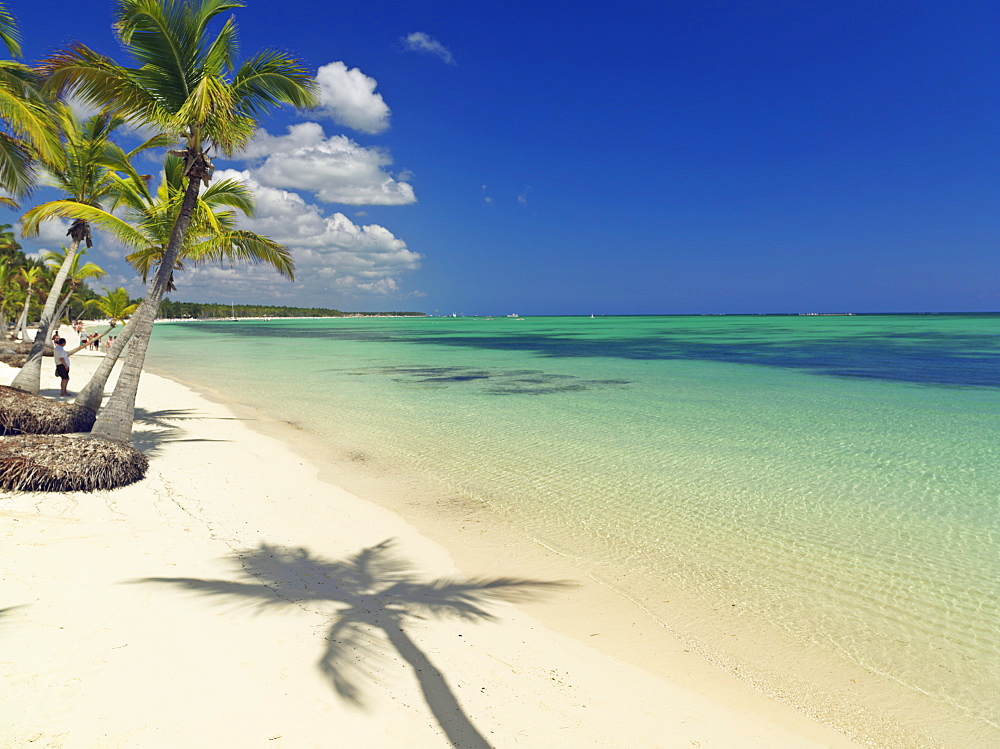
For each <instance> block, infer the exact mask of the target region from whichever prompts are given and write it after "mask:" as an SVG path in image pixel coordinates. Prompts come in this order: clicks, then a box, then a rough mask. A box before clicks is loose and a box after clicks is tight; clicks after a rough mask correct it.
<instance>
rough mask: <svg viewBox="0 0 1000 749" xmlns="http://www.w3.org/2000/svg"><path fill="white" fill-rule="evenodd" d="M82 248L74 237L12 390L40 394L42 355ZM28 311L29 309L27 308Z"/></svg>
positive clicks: (50, 291)
mask: <svg viewBox="0 0 1000 749" xmlns="http://www.w3.org/2000/svg"><path fill="white" fill-rule="evenodd" d="M79 247H80V239H78V238H76V237H74V238H73V241H72V242H71V243H70V245H69V250H67V252H66V257H65V258H63V262H62V265H61V266H59V272H58V273H57V274H56V280H55V281H53V282H52V288H51V289H50V290H49V296H48V298H47V299H46V300H45V308H44V309H43V310H42V319H41V321H40V322H39V324H38V332H37V333H35V341H34V343H32V344H31V353H29V354H28V361H26V362H25V363H24V366H23V367H21V371H20V372H18V373H17V376H16V377H15V378H14V381H13V382H12V383H10V386H11V387H12V388H16V389H17V390H23V391H24V392H26V393H33V394H35V395H37V394H38V388H39V385H40V384H41V378H42V355H43V354H44V353H45V343H46V342H47V341H48V339H49V328H50V327H51V326H52V321H53V319H54V316H55V314H56V310H57V308H58V307H59V295H60V294H62V287H63V285H64V284H65V283H66V278H67V277H68V276H69V269H70V267H71V266H72V265H73V260H74V258H76V251H77V249H78V248H79ZM25 311H27V308H25Z"/></svg>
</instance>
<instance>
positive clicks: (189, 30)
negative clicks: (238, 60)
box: [42, 0, 317, 155]
mask: <svg viewBox="0 0 1000 749" xmlns="http://www.w3.org/2000/svg"><path fill="white" fill-rule="evenodd" d="M240 7H243V6H242V4H241V3H234V2H225V1H223V0H202V2H186V1H184V0H119V2H118V4H117V7H116V13H115V17H116V20H115V31H116V32H117V34H118V37H119V39H120V40H121V42H122V45H123V46H124V47H125V49H126V50H127V51H128V52H130V53H131V54H132V55H133V57H134V58H135V60H136V61H137V62H138V63H139V66H138V67H134V68H128V67H124V66H121V65H118V64H117V63H116V62H114V61H113V60H112V59H111V58H109V57H105V56H104V55H100V54H98V53H96V52H94V51H92V50H90V49H89V48H87V47H85V46H84V45H81V44H76V45H73V46H71V47H69V48H67V49H65V50H62V51H60V52H58V53H56V54H54V55H52V56H51V57H50V58H49V59H48V60H47V61H46V62H45V63H44V65H43V67H42V69H43V71H44V72H45V73H46V74H47V75H48V77H49V81H50V85H53V86H55V87H57V88H58V89H60V90H62V91H72V92H74V93H75V94H77V95H78V96H79V97H80V98H82V99H84V100H86V101H89V102H91V103H93V104H97V105H98V106H102V107H103V108H104V111H105V112H107V113H109V114H114V115H118V116H121V117H124V118H125V119H126V120H128V121H129V122H132V123H134V124H136V125H139V126H145V127H148V126H153V127H155V128H157V129H159V130H162V131H163V132H166V133H170V134H171V135H172V136H174V137H176V138H177V139H178V140H180V141H182V142H183V143H184V145H185V147H186V148H187V149H188V150H189V151H191V152H193V153H200V152H202V151H203V150H205V148H206V147H207V146H209V145H214V146H216V147H217V148H218V149H219V150H221V151H222V152H223V153H225V154H227V155H230V154H232V153H234V152H235V151H237V150H239V148H241V147H242V146H243V145H245V144H246V142H247V141H248V140H249V139H250V138H251V137H252V136H253V132H254V128H255V126H256V121H257V119H258V118H259V117H260V116H261V115H262V114H264V112H266V111H267V110H268V109H269V108H271V107H273V106H277V105H281V104H291V105H292V106H295V107H300V108H308V107H313V106H316V104H317V99H316V91H317V88H316V84H315V82H314V81H313V80H312V78H311V77H310V76H309V74H308V73H307V72H306V70H305V69H304V67H303V66H302V65H301V64H300V63H299V62H298V61H297V60H296V59H294V58H292V57H290V56H288V55H286V54H285V53H283V52H278V51H274V50H265V51H263V52H260V53H258V54H257V55H255V56H253V57H251V58H250V59H248V60H246V61H245V62H243V63H242V64H241V65H238V66H237V65H236V64H235V62H234V57H235V54H236V50H237V33H236V24H235V22H234V20H233V19H232V18H229V19H227V20H226V21H225V23H224V24H223V27H222V29H221V31H219V33H218V34H216V35H215V36H214V37H212V36H210V34H209V33H208V32H209V30H208V25H209V22H211V21H212V20H213V19H215V18H216V16H218V15H219V14H221V13H224V12H225V11H227V10H233V9H236V8H240Z"/></svg>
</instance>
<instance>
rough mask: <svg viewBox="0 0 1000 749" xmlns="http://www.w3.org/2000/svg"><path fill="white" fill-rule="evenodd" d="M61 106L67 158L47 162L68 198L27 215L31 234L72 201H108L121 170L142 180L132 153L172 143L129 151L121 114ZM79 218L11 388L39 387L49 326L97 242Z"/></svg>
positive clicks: (160, 141)
mask: <svg viewBox="0 0 1000 749" xmlns="http://www.w3.org/2000/svg"><path fill="white" fill-rule="evenodd" d="M56 111H57V113H58V120H59V126H60V130H61V132H62V134H63V141H64V148H65V158H63V159H61V160H60V161H57V162H44V167H45V172H46V175H47V182H48V183H49V184H50V185H51V186H52V187H56V188H58V189H60V190H62V191H63V192H64V193H65V194H66V195H67V197H66V198H63V199H60V200H53V201H49V202H47V203H43V204H42V205H39V206H36V207H34V208H32V209H31V210H30V211H28V212H27V213H26V214H24V216H23V217H22V218H21V225H22V227H23V229H22V231H23V234H24V236H26V237H30V236H34V235H36V234H37V233H38V230H39V227H40V225H41V223H42V222H43V221H46V220H48V219H51V218H53V217H55V216H62V215H65V212H64V211H63V210H62V209H63V207H64V205H65V204H66V203H67V202H69V203H72V204H84V205H90V206H97V205H100V203H101V202H102V201H105V200H108V199H109V198H110V196H111V193H112V190H113V189H114V188H115V185H116V184H117V183H116V181H115V179H114V177H115V176H116V175H115V172H116V171H120V172H123V173H124V174H126V175H127V176H128V177H129V178H131V179H136V180H138V179H139V175H138V174H137V173H136V171H135V169H134V167H133V166H132V162H131V159H132V157H134V156H135V155H136V154H138V153H139V152H141V151H142V150H144V149H146V148H151V147H154V146H163V145H166V144H167V141H166V140H165V139H164V138H163V137H162V136H156V137H154V138H152V139H150V140H148V141H146V142H145V143H143V144H142V145H141V146H139V147H138V148H136V149H134V150H133V151H131V152H129V153H126V152H125V151H124V150H123V149H122V148H121V146H119V145H117V144H116V143H114V142H112V141H111V135H112V133H113V132H114V131H115V129H116V128H117V127H118V126H119V125H121V124H122V122H123V121H122V120H121V119H120V118H116V117H111V116H108V115H104V114H97V115H94V116H93V117H90V118H88V119H87V120H86V121H84V122H82V123H81V122H80V121H79V120H78V119H77V118H76V116H75V115H74V114H73V112H72V111H71V110H70V109H69V107H67V106H64V105H59V106H58V107H57V109H56ZM74 218H75V220H74V221H73V223H72V225H71V226H70V228H69V231H68V232H66V233H67V235H68V236H69V237H70V239H71V243H70V247H69V252H67V253H66V255H65V256H64V257H63V262H62V265H61V266H60V267H59V272H58V274H57V275H56V278H55V281H53V284H52V289H51V291H50V293H49V297H48V300H47V301H46V304H45V309H44V310H43V311H42V316H41V324H40V325H39V326H38V332H37V334H36V335H35V341H34V345H33V346H32V347H31V353H30V354H29V355H28V360H27V362H25V364H24V366H23V367H21V371H20V372H18V373H17V376H16V377H15V378H14V381H13V382H12V383H11V387H13V388H17V389H18V390H23V391H25V392H28V393H37V392H38V388H39V384H40V381H41V366H42V355H43V353H44V351H45V344H46V343H47V342H48V330H49V327H50V326H51V325H52V323H53V321H54V320H56V319H58V318H57V315H56V312H57V310H58V304H59V302H60V295H61V294H62V288H63V285H64V284H65V282H66V277H67V275H68V274H69V271H70V268H71V267H72V265H73V262H74V259H75V258H76V253H77V251H78V249H79V247H80V244H81V243H83V242H86V244H87V247H91V246H92V245H93V242H92V240H91V234H90V224H88V223H87V221H86V220H85V219H83V218H79V217H74Z"/></svg>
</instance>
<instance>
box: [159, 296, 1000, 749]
mask: <svg viewBox="0 0 1000 749" xmlns="http://www.w3.org/2000/svg"><path fill="white" fill-rule="evenodd" d="M147 364H148V365H149V366H150V367H151V368H153V369H159V370H163V371H165V372H169V373H173V374H175V375H177V376H179V377H181V378H182V379H185V380H188V381H191V382H195V383H199V384H202V385H205V386H207V387H210V388H212V389H214V390H216V391H218V392H219V393H221V394H223V395H225V396H227V397H229V398H232V399H234V400H237V401H240V402H243V403H246V404H249V405H252V406H255V407H258V408H260V409H262V410H264V411H265V412H268V413H270V414H272V415H274V416H276V417H278V418H281V419H285V420H288V421H292V422H295V423H297V424H298V425H300V426H302V427H304V428H305V429H308V430H310V431H312V432H314V433H315V434H316V435H317V436H318V438H320V439H323V438H328V439H330V440H334V439H340V438H342V437H343V436H344V435H345V434H348V435H350V437H351V439H352V440H354V441H355V442H357V443H358V444H368V445H372V446H373V447H374V448H377V449H379V450H380V451H382V452H384V453H387V454H392V455H394V456H396V457H397V458H398V459H399V461H400V462H401V463H403V464H405V465H406V466H407V467H408V468H409V469H412V470H414V471H418V472H424V473H427V474H431V475H433V476H436V477H438V478H439V479H441V480H443V481H444V482H445V483H447V484H448V486H450V487H451V488H452V489H454V490H455V491H458V492H461V493H462V494H464V495H466V496H468V497H470V498H474V499H477V500H480V501H482V502H485V503H487V504H488V505H489V506H491V507H493V508H495V509H496V510H498V511H499V512H502V513H503V515H504V516H505V517H507V518H513V519H515V520H516V521H517V522H518V523H519V526H520V527H522V528H523V529H524V532H525V533H526V534H528V535H530V536H531V537H533V538H535V539H537V540H539V541H541V542H543V543H545V544H546V545H548V546H551V547H552V548H555V549H557V550H559V551H562V552H563V553H566V554H569V555H571V556H573V557H575V558H576V559H577V560H578V562H579V564H580V565H581V567H582V568H584V569H586V570H587V571H589V572H590V573H591V574H594V575H596V576H597V577H598V578H599V579H601V580H603V581H605V582H606V583H608V584H610V585H613V586H614V587H616V588H618V589H619V590H621V591H622V592H623V593H624V594H626V595H628V596H630V597H631V598H632V599H633V600H635V601H637V602H638V603H640V605H642V606H643V607H644V608H646V609H647V611H648V612H649V614H650V615H651V616H652V617H654V618H656V619H657V620H659V621H661V622H663V623H664V624H665V625H666V626H668V627H669V628H670V629H672V630H673V631H675V632H676V633H678V634H679V635H680V636H681V637H682V638H685V640H686V641H689V642H691V643H692V646H693V647H698V648H700V649H701V650H702V652H704V653H705V654H706V655H707V656H708V657H710V658H712V659H713V660H715V661H716V662H718V663H719V664H720V666H722V667H723V668H727V669H728V670H730V671H731V672H733V673H736V674H739V675H741V676H742V677H743V678H746V679H749V680H751V681H753V682H754V683H755V684H757V685H758V686H760V687H761V688H762V689H766V690H768V691H771V692H773V693H775V694H777V695H779V696H783V697H784V698H785V699H788V700H789V701H792V702H794V703H795V704H797V705H798V706H799V707H801V708H802V709H804V710H805V711H806V712H809V713H811V714H814V715H816V716H817V717H819V718H820V719H822V720H826V721H829V722H833V723H835V724H837V725H839V726H842V727H844V728H845V729H846V730H848V731H851V732H853V733H854V735H857V736H861V737H867V738H868V739H869V740H871V741H873V742H874V743H881V744H883V745H887V746H893V745H904V744H913V745H918V744H921V743H926V744H927V745H935V744H937V745H945V746H990V745H1000V728H998V723H1000V596H998V581H1000V316H988V315H983V316H972V315H950V316H949V315H927V316H853V317H814V316H805V317H752V316H751V317H735V316H731V317H628V318H622V317H606V318H593V319H591V318H527V319H524V320H515V319H505V318H497V319H487V318H468V319H465V318H459V319H448V318H424V319H371V318H369V319H356V318H354V319H334V320H300V321H285V320H275V321H271V322H263V321H247V322H228V321H227V322H218V323H211V322H199V323H184V324H169V325H159V326H157V329H156V332H155V336H154V342H153V345H152V346H151V348H150V352H149V356H148V359H147ZM897 731H898V733H897Z"/></svg>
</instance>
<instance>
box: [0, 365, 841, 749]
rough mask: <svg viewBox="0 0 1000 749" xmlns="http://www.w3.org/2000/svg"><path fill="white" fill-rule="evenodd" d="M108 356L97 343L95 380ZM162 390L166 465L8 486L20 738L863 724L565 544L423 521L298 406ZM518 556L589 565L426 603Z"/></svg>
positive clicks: (4, 547)
mask: <svg viewBox="0 0 1000 749" xmlns="http://www.w3.org/2000/svg"><path fill="white" fill-rule="evenodd" d="M99 356H100V355H98V354H94V353H91V352H80V353H79V354H77V355H75V356H74V357H73V370H72V380H71V383H70V390H71V391H74V392H75V390H76V389H78V388H79V387H80V386H81V385H82V384H84V383H85V382H86V380H87V378H88V377H89V372H90V371H91V370H92V368H93V366H94V365H95V362H96V361H97V360H98V358H99ZM49 361H50V360H47V361H46V363H45V364H44V365H43V394H46V395H53V394H55V393H56V392H58V381H57V380H55V379H54V378H53V377H51V367H50V366H49V364H48V362H49ZM2 366H3V365H0V367H2ZM13 373H14V370H12V369H9V370H3V371H2V372H0V375H2V376H3V377H6V378H7V379H6V380H4V381H5V382H9V380H10V379H11V378H12V377H13ZM138 406H139V409H140V411H139V414H138V420H137V425H136V432H135V444H136V446H137V447H139V448H140V449H142V450H143V451H144V452H146V453H147V454H148V455H149V457H150V469H149V473H148V476H147V478H146V479H145V480H143V481H141V482H139V483H137V484H135V485H133V486H129V487H126V488H123V489H120V490H117V491H114V492H98V493H93V494H21V495H9V494H5V495H0V567H2V570H3V575H2V585H0V746H3V747H66V748H73V747H87V748H90V747H104V748H110V747H248V748H251V747H294V748H296V749H298V748H299V747H442V746H449V745H454V746H461V747H482V746H494V747H513V746H519V747H727V748H728V747H747V746H752V747H795V748H796V749H798V748H800V747H807V746H821V747H839V746H853V745H854V744H853V743H852V742H851V741H849V740H848V739H847V738H845V737H844V736H842V735H841V734H839V733H837V732H835V731H834V730H832V729H830V728H828V727H826V726H823V725H821V724H820V723H818V722H815V721H813V720H811V719H810V718H807V717H806V716H804V715H802V714H800V713H799V712H797V711H796V710H795V709H793V708H792V707H789V706H787V705H784V704H780V703H779V702H777V701H776V700H773V699H771V698H770V697H768V696H766V695H763V694H760V693H758V692H756V691H754V689H753V688H752V687H750V686H749V685H747V684H745V683H742V682H740V681H739V680H737V679H734V678H732V677H730V676H728V675H726V674H725V673H723V672H722V671H721V670H718V669H716V668H715V667H713V666H711V665H710V664H708V663H705V662H704V661H702V660H701V658H700V657H699V656H697V655H696V654H693V653H690V652H687V648H685V647H684V646H683V645H682V644H681V643H679V642H677V641H676V640H674V639H673V638H672V637H671V636H670V634H669V633H667V632H663V631H660V630H659V629H658V628H657V627H656V626H655V625H653V624H652V623H651V622H649V621H648V620H646V619H645V618H644V617H643V616H642V614H641V612H639V611H638V610H635V611H632V608H633V607H631V604H629V602H627V601H625V600H624V599H620V598H618V597H617V596H615V595H614V594H612V593H610V592H608V591H603V592H601V591H600V590H595V586H593V585H589V586H588V585H575V583H576V582H583V581H575V580H573V579H571V578H567V576H566V575H565V574H564V573H565V569H564V568H561V567H560V566H559V564H558V563H557V562H555V561H553V562H551V563H550V562H549V561H546V559H545V555H544V554H543V553H541V552H540V553H539V554H538V556H537V557H532V556H531V555H522V556H520V557H518V561H517V562H514V561H511V562H510V563H508V562H507V560H505V559H504V558H503V557H498V556H497V555H496V554H495V553H493V552H491V551H489V550H488V548H489V547H486V546H484V547H483V548H482V549H481V550H480V551H479V553H478V555H477V553H476V546H477V542H476V535H475V531H474V530H472V529H470V530H469V531H467V535H465V536H463V535H462V534H463V533H465V532H464V531H463V530H462V529H461V528H462V526H461V525H459V524H456V523H454V522H452V523H451V524H447V523H443V524H442V525H440V526H439V527H438V529H437V531H436V532H434V533H430V534H427V533H423V532H418V531H417V529H416V528H415V527H414V526H413V525H412V524H411V523H410V522H409V521H408V520H406V519H404V518H403V517H402V516H400V515H399V514H396V513H395V512H392V511H390V510H389V509H386V508H385V507H383V506H382V505H381V504H376V503H374V502H373V501H371V498H365V497H363V496H357V495H356V494H352V493H350V492H348V491H347V490H345V489H344V488H342V487H341V486H338V485H336V484H335V483H331V477H335V476H336V473H337V471H336V470H335V469H334V468H331V467H330V466H326V467H323V466H320V465H317V464H315V463H314V462H312V461H311V460H309V459H308V458H306V457H304V455H306V454H307V453H308V451H305V452H304V451H303V450H298V449H295V448H296V446H295V445H294V444H292V441H290V440H293V438H294V435H293V432H294V430H293V429H291V428H289V427H287V426H283V425H280V424H275V423H273V422H268V421H267V420H265V419H264V417H262V416H260V415H258V414H254V413H252V412H249V411H246V410H244V409H234V408H231V407H230V406H228V405H226V404H223V403H218V402H215V401H213V400H212V399H209V398H207V397H204V396H202V395H200V394H198V393H196V392H194V391H193V390H191V389H190V388H188V387H186V386H184V385H182V384H179V383H177V382H174V381H172V380H169V379H165V378H162V377H157V376H155V375H151V374H146V375H144V378H143V382H142V385H141V388H140V392H139V404H138ZM290 435H291V436H290ZM279 436H280V439H279ZM300 440H301V441H302V442H303V445H302V447H306V445H305V442H307V441H308V436H307V435H304V434H303V435H302V436H301V437H300ZM362 468H363V467H359V469H358V470H362ZM363 483H364V481H363V476H360V477H359V478H358V482H357V485H362V484H363ZM352 486H354V485H352ZM399 491H400V492H401V493H402V492H405V487H400V488H399ZM397 499H398V498H397ZM386 541H389V542H390V543H391V546H388V547H380V546H379V544H382V543H383V542H386ZM365 550H368V554H369V556H370V557H373V558H376V559H378V558H380V557H385V559H384V560H383V561H385V562H386V564H383V565H382V566H376V567H373V568H370V569H369V568H364V569H362V567H361V566H360V565H358V564H356V563H355V562H357V560H358V557H357V555H359V554H360V553H362V552H363V551H365ZM390 557H391V559H390ZM536 558H537V560H538V561H537V563H535V562H534V561H533V560H534V559H536ZM390 561H393V562H396V563H399V564H400V565H402V564H403V563H405V564H406V565H407V566H408V567H409V568H410V571H409V572H405V573H404V572H402V571H401V570H400V568H399V567H394V566H393V565H392V564H390V563H389V562H390ZM368 573H370V574H368ZM508 576H513V577H518V578H527V579H531V580H534V581H553V580H557V579H563V580H567V581H568V582H569V583H570V584H569V585H567V586H565V587H561V588H555V589H547V590H543V591H535V589H534V588H531V587H529V588H525V589H524V590H525V592H537V598H536V599H535V600H534V601H532V602H531V603H530V604H527V605H523V604H514V603H507V602H503V601H497V602H495V604H489V605H488V608H489V611H490V612H491V613H492V614H493V615H494V616H495V619H493V620H492V621H482V620H477V619H476V618H475V617H474V616H471V615H470V617H467V618H464V619H463V618H461V617H458V616H450V615H446V616H440V617H438V616H435V615H434V614H433V613H431V612H429V610H428V609H427V608H426V607H421V606H420V602H421V601H429V600H435V599H438V598H443V597H447V596H451V598H452V600H458V599H459V593H460V592H461V589H458V588H442V587H440V586H438V587H434V586H432V585H427V584H425V583H429V582H430V581H433V580H440V579H442V578H447V579H449V580H452V581H464V582H468V581H470V580H472V579H479V578H483V577H508ZM404 583H405V584H404ZM393 584H395V585H396V587H395V588H394V590H396V591H397V592H398V594H399V595H397V596H396V597H394V598H393V599H392V601H393V602H391V603H388V604H387V600H388V599H387V598H385V597H382V598H379V597H378V596H377V595H375V593H377V592H379V591H382V592H384V591H385V590H386V589H387V588H390V587H391V586H392V585H393ZM487 592H488V591H487ZM405 601H412V603H411V604H407V603H406V602H405ZM460 603H463V604H464V603H467V602H466V601H465V600H464V599H461V600H460ZM469 605H470V606H471V605H476V604H474V603H473V604H469ZM466 610H467V611H470V612H471V613H474V612H472V610H471V609H469V608H467V609H466ZM543 621H544V623H543ZM623 622H624V623H625V624H624V625H623ZM629 622H631V624H629ZM332 628H333V629H332ZM400 629H402V630H403V631H404V633H405V634H402V633H399V630H400ZM331 632H332V633H333V634H332V636H331ZM325 653H326V654H328V655H330V658H329V660H328V661H327V663H326V667H325V668H321V667H320V661H321V659H322V658H323V657H324V654H325Z"/></svg>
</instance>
